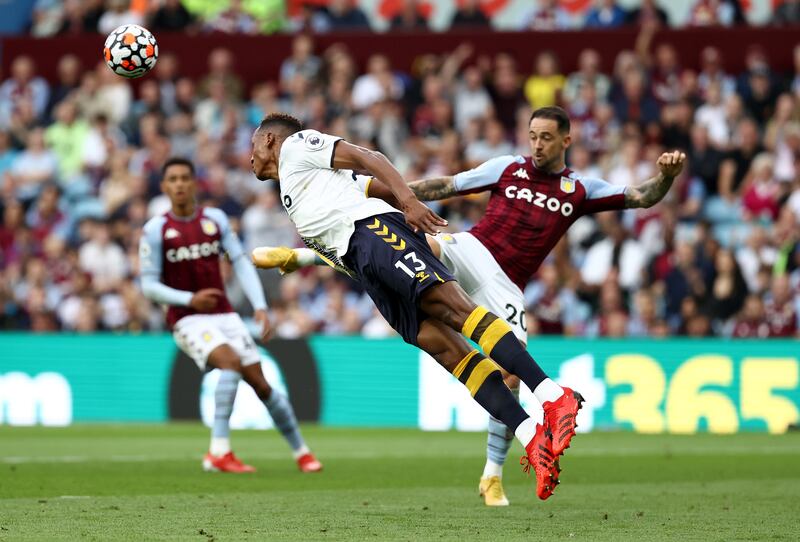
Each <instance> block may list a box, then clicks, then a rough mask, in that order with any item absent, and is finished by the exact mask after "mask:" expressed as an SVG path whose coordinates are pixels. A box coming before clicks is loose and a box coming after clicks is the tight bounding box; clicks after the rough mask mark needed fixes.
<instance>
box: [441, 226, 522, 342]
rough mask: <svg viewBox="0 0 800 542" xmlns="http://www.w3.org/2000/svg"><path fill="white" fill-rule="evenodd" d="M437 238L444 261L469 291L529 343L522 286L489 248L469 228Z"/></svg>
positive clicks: (476, 299)
mask: <svg viewBox="0 0 800 542" xmlns="http://www.w3.org/2000/svg"><path fill="white" fill-rule="evenodd" d="M435 239H436V241H437V242H438V243H439V247H440V248H441V257H440V259H441V260H442V263H443V264H445V265H446V266H447V267H448V268H449V269H450V271H452V273H453V275H454V276H455V277H456V280H457V281H458V283H459V284H460V285H461V287H462V288H463V289H464V291H466V292H467V295H469V296H470V297H471V298H472V300H473V301H474V302H475V303H477V304H478V305H483V306H484V307H486V308H487V309H489V311H491V312H493V313H494V314H496V315H497V316H499V317H501V318H505V319H506V321H507V322H508V323H509V325H510V326H511V329H512V330H513V331H514V335H515V336H516V337H517V338H518V339H519V340H520V341H522V342H523V343H524V344H528V332H527V326H526V325H525V300H524V296H523V295H522V290H520V289H519V286H517V285H516V284H514V283H513V282H511V279H510V278H508V275H506V273H505V271H503V270H502V269H501V268H500V264H498V263H497V260H495V259H494V256H492V253H491V252H489V249H487V248H486V247H485V246H483V243H481V242H480V241H478V240H477V239H476V238H475V237H473V236H472V234H470V233H467V232H461V233H440V234H439V235H437V236H436V237H435Z"/></svg>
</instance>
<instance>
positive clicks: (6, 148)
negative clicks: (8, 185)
mask: <svg viewBox="0 0 800 542" xmlns="http://www.w3.org/2000/svg"><path fill="white" fill-rule="evenodd" d="M17 154H18V153H17V150H16V149H14V148H12V147H11V138H10V137H9V135H8V132H4V131H2V130H0V180H2V179H3V177H4V175H5V173H6V172H7V171H10V170H11V167H12V166H13V165H14V160H15V159H16V157H17Z"/></svg>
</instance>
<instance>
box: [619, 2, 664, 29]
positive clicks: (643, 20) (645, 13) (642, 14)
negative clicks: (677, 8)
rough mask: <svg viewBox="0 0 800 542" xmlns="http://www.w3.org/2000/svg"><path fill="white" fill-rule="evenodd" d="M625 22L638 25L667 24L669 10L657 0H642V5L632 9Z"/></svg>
mask: <svg viewBox="0 0 800 542" xmlns="http://www.w3.org/2000/svg"><path fill="white" fill-rule="evenodd" d="M625 23H626V24H629V25H636V26H642V27H643V26H648V25H650V26H653V25H660V26H667V23H668V17H667V12H666V11H664V10H663V9H662V8H661V7H660V6H659V5H658V2H657V1H656V0H642V4H641V6H639V7H637V8H634V9H632V10H630V11H629V12H628V13H627V15H626V17H625Z"/></svg>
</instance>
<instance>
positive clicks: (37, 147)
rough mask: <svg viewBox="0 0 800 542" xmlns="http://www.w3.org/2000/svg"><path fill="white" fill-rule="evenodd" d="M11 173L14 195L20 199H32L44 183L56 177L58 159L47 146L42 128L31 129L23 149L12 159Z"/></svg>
mask: <svg viewBox="0 0 800 542" xmlns="http://www.w3.org/2000/svg"><path fill="white" fill-rule="evenodd" d="M11 174H12V177H13V179H14V186H16V195H17V197H18V198H19V199H21V200H22V201H30V200H32V199H33V198H35V197H36V196H37V195H38V194H39V190H40V189H41V187H42V185H43V184H44V183H46V182H52V181H55V180H56V179H57V174H58V159H57V158H56V155H55V154H53V152H52V151H51V150H50V149H49V148H47V145H46V143H45V138H44V130H42V129H41V128H36V129H34V130H32V131H31V133H30V135H28V141H27V144H26V146H25V149H24V150H23V151H22V152H21V153H19V154H18V155H17V157H16V158H15V159H14V163H13V164H12V166H11Z"/></svg>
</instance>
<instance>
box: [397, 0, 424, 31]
mask: <svg viewBox="0 0 800 542" xmlns="http://www.w3.org/2000/svg"><path fill="white" fill-rule="evenodd" d="M422 11H423V6H422V5H420V3H419V1H418V0H401V5H400V11H399V12H398V13H397V14H396V15H395V16H394V17H392V20H391V21H390V22H389V27H390V28H391V29H392V30H410V31H419V30H427V29H428V20H427V19H426V17H425V16H423V14H422Z"/></svg>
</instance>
